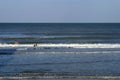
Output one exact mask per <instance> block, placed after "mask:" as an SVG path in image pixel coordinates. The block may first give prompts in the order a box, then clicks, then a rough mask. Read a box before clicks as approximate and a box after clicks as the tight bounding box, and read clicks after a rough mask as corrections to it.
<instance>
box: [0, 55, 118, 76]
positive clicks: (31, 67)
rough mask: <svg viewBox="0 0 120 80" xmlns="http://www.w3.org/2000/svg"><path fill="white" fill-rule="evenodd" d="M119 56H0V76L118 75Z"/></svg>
mask: <svg viewBox="0 0 120 80" xmlns="http://www.w3.org/2000/svg"><path fill="white" fill-rule="evenodd" d="M119 66H120V54H118V53H117V54H115V53H114V54H113V53H109V54H100V53H99V54H92V53H91V54H34V53H33V54H29V55H28V54H16V55H0V74H6V73H20V72H26V73H48V74H51V73H61V74H62V73H63V74H70V75H72V74H73V75H75V74H76V75H93V76H95V75H98V76H101V75H102V76H104V75H106V76H107V75H109V76H110V75H111V76H117V75H120V69H119Z"/></svg>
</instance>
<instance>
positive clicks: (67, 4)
mask: <svg viewBox="0 0 120 80" xmlns="http://www.w3.org/2000/svg"><path fill="white" fill-rule="evenodd" d="M2 22H10V23H11V22H12V23H13V22H17V23H19V22H20V23H21V22H33V23H34V22H38V23H54V22H56V23H99V22H100V23H109V22H110V23H111V22H112V23H120V0H0V23H2Z"/></svg>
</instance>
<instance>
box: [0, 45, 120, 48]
mask: <svg viewBox="0 0 120 80" xmlns="http://www.w3.org/2000/svg"><path fill="white" fill-rule="evenodd" d="M33 46H34V44H0V48H5V47H33ZM37 47H72V48H120V44H38V46H37Z"/></svg>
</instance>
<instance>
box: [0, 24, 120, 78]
mask: <svg viewBox="0 0 120 80" xmlns="http://www.w3.org/2000/svg"><path fill="white" fill-rule="evenodd" d="M14 42H18V43H19V44H17V45H16V46H14ZM33 44H38V46H37V47H35V48H34V47H33ZM11 45H13V46H11ZM31 45H32V46H31ZM3 49H4V50H3ZM6 49H7V51H6ZM11 49H15V51H13V52H9V50H11ZM23 49H24V50H23ZM119 66H120V24H119V23H0V75H1V76H4V75H16V74H24V73H26V74H30V73H31V74H39V75H44V76H45V75H47V76H48V75H56V76H57V75H65V76H66V75H69V76H120V68H119Z"/></svg>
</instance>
